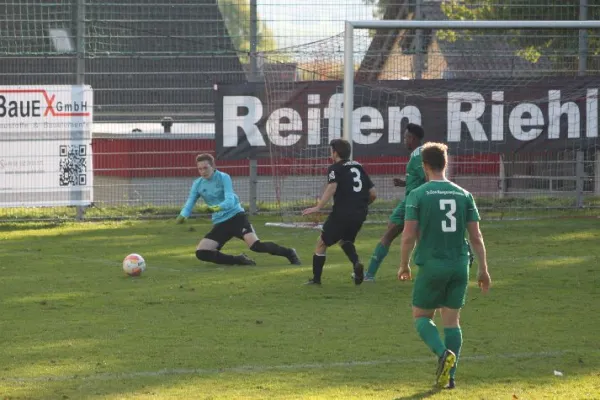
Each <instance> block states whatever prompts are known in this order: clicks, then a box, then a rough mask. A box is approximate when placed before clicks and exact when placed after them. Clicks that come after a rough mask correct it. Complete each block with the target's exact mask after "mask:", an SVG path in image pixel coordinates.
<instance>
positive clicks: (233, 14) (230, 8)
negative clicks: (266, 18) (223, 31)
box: [218, 0, 276, 63]
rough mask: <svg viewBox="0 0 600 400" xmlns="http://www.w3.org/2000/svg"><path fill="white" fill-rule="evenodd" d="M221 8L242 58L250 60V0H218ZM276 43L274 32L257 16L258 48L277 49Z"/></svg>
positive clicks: (230, 34) (264, 49)
mask: <svg viewBox="0 0 600 400" xmlns="http://www.w3.org/2000/svg"><path fill="white" fill-rule="evenodd" d="M218 5H219V9H220V10H221V14H222V15H223V19H224V21H225V26H226V27H227V30H228V32H229V37H230V38H231V41H232V42H233V45H234V47H235V49H236V50H237V51H239V52H240V60H241V61H242V62H243V63H247V62H248V54H249V52H250V33H251V32H250V31H251V22H250V1H249V0H218ZM275 48H276V43H275V38H274V37H273V32H272V31H271V30H270V29H269V28H268V27H267V26H266V24H265V23H264V22H263V21H261V20H260V18H258V16H257V50H258V51H270V50H275Z"/></svg>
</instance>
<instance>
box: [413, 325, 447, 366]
mask: <svg viewBox="0 0 600 400" xmlns="http://www.w3.org/2000/svg"><path fill="white" fill-rule="evenodd" d="M415 327H416V328H417V332H418V333H419V336H421V339H422V340H423V341H424V342H425V344H426V345H427V346H428V347H429V348H430V349H431V351H433V352H434V353H435V354H436V355H437V356H438V357H441V356H442V355H443V354H444V351H446V346H444V343H443V342H442V338H441V337H440V333H439V332H438V329H437V326H435V322H433V320H432V319H431V318H426V317H421V318H417V319H415Z"/></svg>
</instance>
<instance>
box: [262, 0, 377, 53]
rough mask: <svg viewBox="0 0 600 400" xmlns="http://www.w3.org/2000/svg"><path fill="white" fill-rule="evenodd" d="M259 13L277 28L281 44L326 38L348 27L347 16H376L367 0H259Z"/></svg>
mask: <svg viewBox="0 0 600 400" xmlns="http://www.w3.org/2000/svg"><path fill="white" fill-rule="evenodd" d="M257 6H258V15H259V17H260V19H261V20H262V21H264V22H265V23H266V24H267V26H268V27H269V28H271V30H272V31H273V34H274V36H275V39H276V41H277V47H278V48H282V47H289V46H296V45H299V44H304V43H310V42H314V41H317V40H320V39H324V38H327V37H330V36H333V35H336V34H338V33H341V32H343V31H344V21H346V20H366V19H373V9H374V7H373V6H367V5H365V4H364V2H363V0H322V1H319V0H257Z"/></svg>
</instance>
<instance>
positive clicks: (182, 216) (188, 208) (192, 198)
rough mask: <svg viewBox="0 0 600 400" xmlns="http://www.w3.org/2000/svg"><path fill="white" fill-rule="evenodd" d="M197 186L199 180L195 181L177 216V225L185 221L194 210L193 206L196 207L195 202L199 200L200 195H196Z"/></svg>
mask: <svg viewBox="0 0 600 400" xmlns="http://www.w3.org/2000/svg"><path fill="white" fill-rule="evenodd" d="M198 185H200V180H199V179H198V180H196V181H195V182H194V184H193V185H192V188H191V189H190V194H189V196H188V199H187V201H186V202H185V205H184V206H183V208H182V209H181V212H180V213H179V215H178V216H177V219H176V221H177V223H178V224H181V223H183V222H184V221H185V220H186V218H188V217H189V216H190V215H191V214H192V209H193V208H194V205H196V202H197V201H198V199H199V198H200V195H199V194H198Z"/></svg>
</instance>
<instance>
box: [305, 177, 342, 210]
mask: <svg viewBox="0 0 600 400" xmlns="http://www.w3.org/2000/svg"><path fill="white" fill-rule="evenodd" d="M338 175H339V174H338V173H337V171H336V170H335V167H334V166H331V167H329V170H328V171H327V186H325V190H324V191H323V194H322V195H321V198H320V199H319V201H318V202H317V205H316V206H314V207H310V208H307V209H306V210H304V211H302V215H307V214H312V213H315V212H319V211H320V210H321V209H322V208H323V207H325V205H326V204H327V203H329V200H331V198H332V197H333V195H334V194H335V192H336V190H337V187H338V181H337V180H338Z"/></svg>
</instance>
